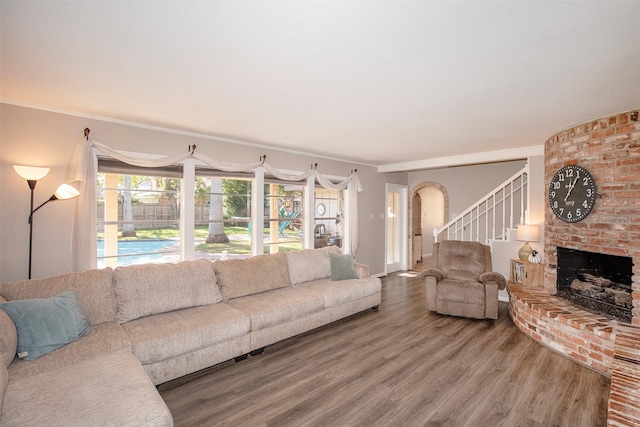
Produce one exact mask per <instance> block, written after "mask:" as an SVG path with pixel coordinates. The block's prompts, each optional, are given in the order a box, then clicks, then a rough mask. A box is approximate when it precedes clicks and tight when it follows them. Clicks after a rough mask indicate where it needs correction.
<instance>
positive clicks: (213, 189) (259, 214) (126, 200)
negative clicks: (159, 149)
mask: <svg viewBox="0 0 640 427" xmlns="http://www.w3.org/2000/svg"><path fill="white" fill-rule="evenodd" d="M187 177H189V178H187ZM97 183H98V184H97V201H96V202H97V246H98V254H97V257H98V267H117V266H121V265H130V264H142V263H151V262H176V261H180V260H186V259H213V260H218V259H227V258H239V257H248V256H251V255H256V254H260V253H275V252H280V251H291V250H300V249H303V248H305V247H308V248H313V247H316V248H318V247H323V246H327V245H338V246H341V245H342V237H343V235H344V233H345V231H346V230H345V228H346V227H345V224H344V221H343V219H344V217H345V210H344V209H345V207H344V206H345V203H344V191H334V190H327V189H324V188H321V187H316V186H315V185H317V184H315V185H314V182H313V180H312V179H311V180H306V181H303V182H289V181H282V180H280V179H276V178H275V177H273V176H265V175H264V173H263V172H262V171H259V172H258V171H255V172H221V171H219V170H215V169H210V168H207V167H201V166H198V165H197V162H196V161H194V160H191V159H187V160H184V161H183V164H180V165H173V166H168V167H162V168H144V167H137V166H131V165H128V164H126V163H122V162H119V161H116V160H113V159H110V158H99V159H98V176H97ZM306 199H309V200H306ZM307 211H308V214H307V213H306V212H307Z"/></svg>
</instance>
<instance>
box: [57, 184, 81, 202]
mask: <svg viewBox="0 0 640 427" xmlns="http://www.w3.org/2000/svg"><path fill="white" fill-rule="evenodd" d="M53 195H54V196H56V199H58V200H65V199H73V198H74V197H78V196H79V195H80V192H79V191H78V190H76V189H75V188H73V187H72V186H70V185H69V184H62V185H60V187H58V189H57V190H56V192H55V193H53Z"/></svg>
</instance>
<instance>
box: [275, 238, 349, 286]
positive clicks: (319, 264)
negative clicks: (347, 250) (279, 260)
mask: <svg viewBox="0 0 640 427" xmlns="http://www.w3.org/2000/svg"><path fill="white" fill-rule="evenodd" d="M340 253H341V251H340V248H339V247H338V246H326V247H324V248H321V249H303V250H300V251H289V252H286V254H287V263H288V265H289V279H290V280H291V284H292V285H297V284H298V283H304V282H310V281H312V280H318V279H324V278H326V277H329V276H331V263H330V260H329V254H340Z"/></svg>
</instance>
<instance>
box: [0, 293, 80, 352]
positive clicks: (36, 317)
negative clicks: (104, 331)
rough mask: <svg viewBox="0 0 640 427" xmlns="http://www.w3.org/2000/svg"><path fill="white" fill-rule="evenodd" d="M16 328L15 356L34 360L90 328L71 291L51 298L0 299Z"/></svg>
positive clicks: (71, 340)
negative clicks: (16, 346)
mask: <svg viewBox="0 0 640 427" xmlns="http://www.w3.org/2000/svg"><path fill="white" fill-rule="evenodd" d="M0 309H2V310H4V311H5V312H6V313H7V314H8V315H9V317H11V320H12V321H13V323H14V324H15V325H16V330H17V331H18V349H17V351H18V357H19V358H20V359H24V360H35V359H37V358H39V357H40V356H43V355H45V354H47V353H51V352H52V351H53V350H55V349H57V348H60V347H63V346H65V345H67V344H69V343H71V342H73V341H75V340H77V339H78V338H80V337H82V336H84V335H86V334H88V333H89V332H91V331H92V328H91V327H90V326H89V324H87V320H86V319H85V317H84V313H82V309H81V308H80V303H78V300H77V299H76V295H75V292H74V291H69V292H64V293H62V294H60V295H56V296H53V297H51V298H34V299H28V300H18V301H9V302H4V303H0Z"/></svg>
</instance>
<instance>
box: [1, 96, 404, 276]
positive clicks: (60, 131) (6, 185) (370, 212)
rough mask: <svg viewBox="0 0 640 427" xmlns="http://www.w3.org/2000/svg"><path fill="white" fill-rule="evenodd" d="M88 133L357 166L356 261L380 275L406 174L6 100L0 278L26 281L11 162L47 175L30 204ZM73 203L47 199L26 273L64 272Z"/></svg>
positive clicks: (25, 206) (226, 153) (291, 165)
mask: <svg viewBox="0 0 640 427" xmlns="http://www.w3.org/2000/svg"><path fill="white" fill-rule="evenodd" d="M86 127H88V128H90V129H91V137H92V138H93V139H94V140H96V141H98V142H101V143H104V144H107V145H109V146H111V147H112V148H115V149H119V150H127V151H136V152H146V153H153V154H161V155H168V154H178V153H182V152H184V151H185V150H186V149H187V147H188V146H189V145H193V144H195V145H197V147H198V148H197V150H198V151H200V152H202V153H204V154H207V155H209V156H210V157H213V158H214V159H216V160H219V161H225V162H236V163H247V162H253V161H257V160H258V159H259V157H260V155H262V154H266V155H267V158H268V162H269V163H270V164H271V165H273V166H274V167H277V168H280V169H287V170H299V171H303V170H307V169H308V168H309V167H310V166H311V164H313V163H318V170H320V171H321V172H322V173H324V174H328V175H336V176H346V175H348V174H349V173H350V171H351V170H352V169H358V174H359V176H360V179H361V182H362V185H363V187H364V192H363V193H360V194H359V198H358V201H359V203H358V205H359V221H360V224H361V226H360V248H359V250H358V252H357V254H356V258H357V260H358V262H362V263H366V264H369V266H370V268H371V273H372V274H381V273H383V272H384V212H385V211H386V210H385V206H384V200H385V183H386V182H395V183H399V184H406V174H379V173H378V172H377V169H376V168H372V167H369V166H364V165H359V164H353V163H348V162H339V161H333V160H327V159H322V158H315V157H312V156H304V155H299V154H295V153H290V152H281V151H276V150H267V149H264V148H261V147H254V146H250V145H241V144H232V143H227V142H221V141H217V140H212V139H207V138H200V137H195V136H189V135H184V134H179V133H175V132H174V133H171V132H163V131H159V130H151V129H147V128H142V127H137V126H130V125H127V124H120V123H114V122H111V121H103V120H98V119H96V118H85V117H81V116H77V115H68V114H62V113H57V112H50V111H44V110H38V109H32V108H25V107H21V106H15V105H10V104H0V161H1V172H0V281H1V282H9V281H15V280H22V279H26V277H27V264H28V262H27V257H28V239H29V228H28V224H27V218H28V215H29V187H28V186H27V183H26V182H25V181H24V180H23V179H22V178H20V177H19V176H18V175H17V174H16V173H15V172H14V170H13V167H12V165H14V164H24V165H29V166H46V167H50V168H51V172H50V173H49V175H48V176H47V177H45V178H44V179H43V180H41V181H40V182H38V184H37V186H36V190H35V200H34V203H35V204H36V206H37V205H38V204H40V203H42V202H43V201H45V200H46V199H47V198H49V197H50V196H51V194H53V192H54V191H55V189H56V188H57V187H58V185H59V184H61V183H62V182H64V178H65V175H66V172H67V166H68V163H69V159H70V157H71V154H72V152H73V149H74V147H75V144H76V143H77V142H78V141H80V140H81V139H82V138H83V130H84V128H86ZM74 205H75V201H73V200H67V201H56V202H52V203H50V204H48V205H47V206H45V207H44V208H42V209H41V210H40V211H38V212H37V213H36V214H35V217H34V227H33V228H34V237H33V240H34V249H33V267H32V268H33V273H32V277H33V278H40V277H47V276H51V275H57V274H63V273H67V272H69V271H71V269H72V267H71V266H72V263H71V258H70V257H71V230H72V218H73V211H74Z"/></svg>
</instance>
